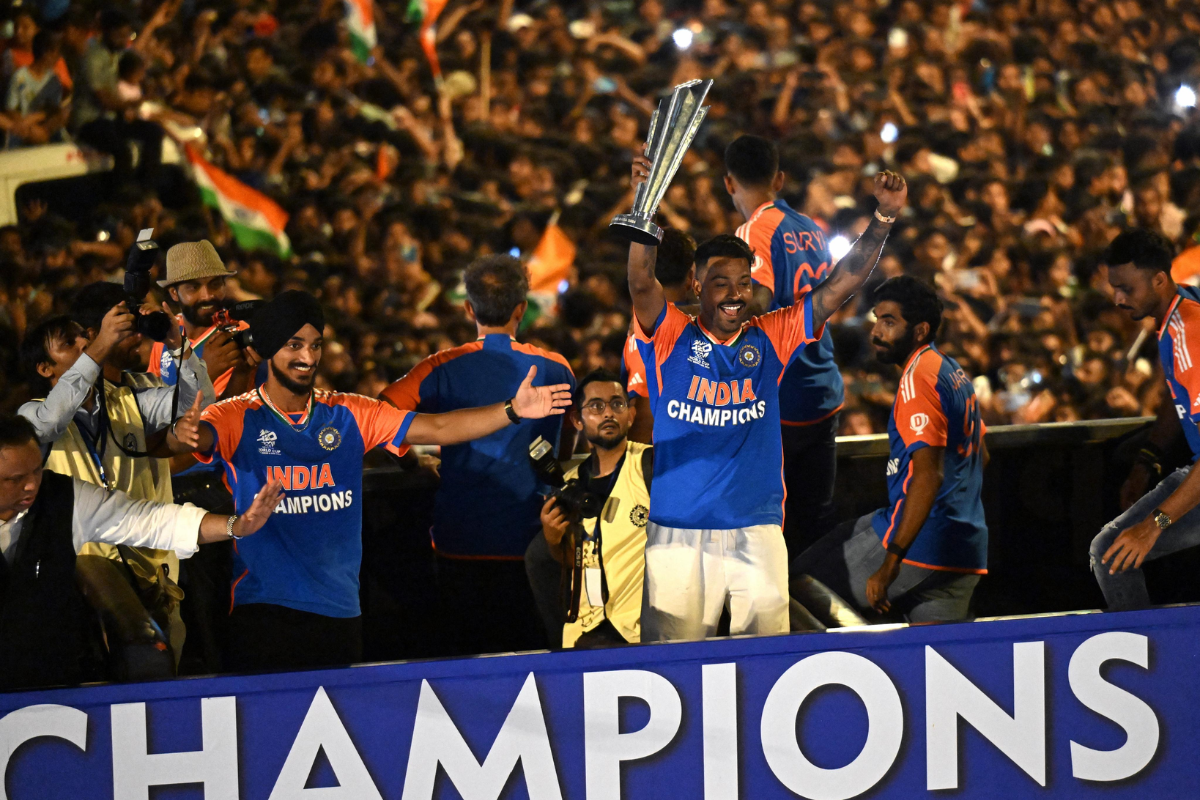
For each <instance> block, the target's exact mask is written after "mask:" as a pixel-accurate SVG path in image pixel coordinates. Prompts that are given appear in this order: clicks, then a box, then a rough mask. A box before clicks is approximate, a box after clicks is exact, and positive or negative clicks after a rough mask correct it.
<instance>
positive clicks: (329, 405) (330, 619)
mask: <svg viewBox="0 0 1200 800" xmlns="http://www.w3.org/2000/svg"><path fill="white" fill-rule="evenodd" d="M324 329H325V315H324V313H323V312H322V310H321V306H320V304H319V303H318V302H317V299H316V298H315V297H313V296H312V295H310V294H307V293H305V292H301V291H286V292H283V293H281V294H280V295H278V296H277V297H276V298H275V299H274V300H272V301H271V302H270V303H267V304H266V305H264V306H263V307H262V308H260V309H259V310H258V311H256V312H255V314H254V317H253V318H252V319H251V322H250V331H251V333H252V334H253V336H254V349H255V351H256V352H257V354H258V355H259V356H260V357H262V358H263V359H264V360H266V361H267V362H268V365H269V374H268V377H267V381H266V383H264V384H263V385H262V386H260V387H258V388H257V389H255V390H253V391H251V392H248V393H246V394H244V395H241V396H239V397H235V398H231V399H229V400H225V401H222V402H220V403H217V404H215V405H213V406H210V407H209V408H207V409H205V410H204V412H203V414H202V413H201V411H200V408H199V404H196V405H194V406H193V408H192V409H190V410H189V411H188V413H187V414H186V415H185V416H184V418H183V419H181V420H180V421H179V422H178V423H176V425H175V426H174V434H173V435H172V436H168V439H167V441H168V444H169V445H170V446H171V447H172V449H174V450H176V451H177V452H196V453H197V454H198V457H199V458H200V460H201V462H210V461H212V460H213V459H215V458H218V457H219V458H220V459H221V462H222V464H223V466H224V469H225V478H226V481H227V482H228V484H229V487H230V489H231V490H232V492H233V497H234V503H235V506H236V508H237V509H239V510H240V509H242V508H245V507H247V506H248V505H249V504H250V502H251V500H252V499H253V497H254V495H255V494H257V493H258V491H259V490H260V489H261V488H262V487H263V485H265V484H266V482H267V481H270V480H274V479H278V480H280V481H281V482H282V483H283V486H284V489H285V490H286V491H287V492H288V493H289V494H288V498H287V500H286V502H284V503H281V504H280V505H279V507H278V508H277V509H276V510H275V515H274V516H273V517H272V518H271V520H270V521H269V522H268V523H267V525H266V526H265V527H264V529H263V531H262V533H261V534H260V535H259V536H257V537H255V538H254V539H253V540H251V541H248V542H235V548H234V575H236V576H237V577H236V578H235V579H234V581H233V588H232V595H233V596H232V600H231V602H232V612H231V614H230V619H229V647H228V648H227V649H226V654H227V663H226V667H227V668H230V669H234V670H263V669H267V670H271V669H276V670H277V669H305V668H313V667H320V666H330V665H337V664H349V663H354V662H356V661H359V660H360V659H361V656H362V623H361V617H360V611H359V602H358V573H359V567H360V564H361V561H362V472H363V455H364V454H365V453H366V451H367V450H370V449H371V448H373V447H376V446H378V445H385V446H387V447H388V449H389V450H392V451H393V452H396V453H397V454H401V453H403V451H405V450H406V449H407V445H409V444H438V445H452V444H458V443H460V442H466V441H470V440H472V439H477V438H480V437H482V436H487V435H490V434H492V433H494V432H496V431H498V430H500V429H502V428H506V427H508V426H509V425H514V424H519V423H520V422H521V421H522V420H523V419H542V418H543V417H547V416H550V415H551V414H561V413H563V410H564V409H565V407H566V406H569V405H570V403H571V395H570V385H569V384H558V385H554V386H542V387H538V388H534V387H533V378H534V375H535V374H536V372H537V368H536V367H531V368H530V369H529V371H528V373H527V374H526V375H525V379H524V381H522V382H520V385H519V386H517V385H516V384H517V382H518V380H519V377H520V376H519V375H514V376H513V381H512V384H513V385H512V391H513V392H514V394H513V395H510V399H509V400H508V401H507V402H503V403H494V404H492V405H490V406H485V407H483V408H469V409H460V410H457V411H450V412H447V413H445V414H417V413H413V412H410V411H401V410H400V409H397V408H395V407H394V406H391V405H389V404H387V403H384V402H382V401H379V400H373V399H370V398H366V397H361V396H359V395H353V394H342V393H340V392H326V391H315V390H314V387H313V385H314V383H315V380H316V374H317V367H318V366H319V364H320V361H321V351H322V347H323V343H324V340H323V338H322V331H323V330H324Z"/></svg>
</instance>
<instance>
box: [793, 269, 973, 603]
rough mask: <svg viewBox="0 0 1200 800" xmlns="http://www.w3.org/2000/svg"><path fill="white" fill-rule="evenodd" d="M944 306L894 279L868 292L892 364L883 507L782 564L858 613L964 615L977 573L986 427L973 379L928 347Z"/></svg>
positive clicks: (878, 345) (876, 342) (918, 286)
mask: <svg viewBox="0 0 1200 800" xmlns="http://www.w3.org/2000/svg"><path fill="white" fill-rule="evenodd" d="M941 322H942V302H941V301H940V300H939V299H938V296H937V294H936V293H935V292H934V291H933V289H932V288H931V287H930V286H929V285H927V284H925V283H922V282H921V281H919V280H917V279H916V278H913V277H910V276H907V275H902V276H900V277H897V278H892V279H891V280H888V281H884V282H883V283H882V284H880V286H879V288H878V289H876V290H875V326H874V328H873V329H872V330H871V344H872V345H873V346H874V348H875V355H876V357H877V358H878V359H879V360H880V361H881V362H882V363H884V364H894V365H896V366H898V367H900V368H901V373H900V390H899V391H898V392H897V393H896V400H895V402H894V403H893V405H892V416H891V419H890V420H889V421H888V443H889V445H890V447H891V458H890V459H889V460H888V465H887V483H888V501H889V502H888V505H887V506H886V507H885V508H881V509H879V510H878V511H875V512H873V513H871V514H867V515H866V516H864V517H860V518H859V519H857V520H851V521H849V522H846V523H844V524H842V525H840V526H838V527H837V528H835V529H834V530H833V531H832V532H831V533H829V534H827V535H825V536H823V537H822V538H821V539H820V540H819V541H818V542H817V543H816V544H814V545H813V546H812V547H810V548H809V549H807V550H805V551H804V552H803V553H802V554H801V555H800V557H799V558H797V559H796V560H795V561H794V562H793V564H792V572H793V573H795V574H798V575H799V574H804V575H811V576H812V577H814V578H816V579H817V580H819V581H821V582H822V583H824V584H825V585H826V586H828V587H829V588H830V589H832V590H833V591H834V592H836V593H837V594H839V595H840V596H841V597H843V598H845V599H846V600H848V601H850V602H851V603H853V605H855V606H856V607H857V608H858V609H859V610H860V611H866V610H867V609H870V608H873V609H875V610H876V611H878V612H880V613H882V612H886V611H889V610H892V609H895V611H896V612H897V613H899V614H901V615H903V616H904V617H905V619H907V620H908V621H909V622H949V621H953V620H960V619H965V618H966V617H967V616H968V614H969V613H970V606H971V596H972V595H973V594H974V592H975V586H976V584H978V583H979V576H980V575H982V574H984V573H986V572H987V533H988V532H987V523H986V522H985V521H984V517H983V499H982V496H981V490H982V487H983V468H984V466H986V464H987V460H988V454H987V446H986V445H985V444H984V441H983V435H984V433H985V432H986V430H985V428H984V425H983V420H981V419H980V417H979V405H978V403H977V402H976V400H975V387H974V386H973V385H972V383H971V379H970V378H969V377H968V376H967V374H966V373H965V372H964V371H963V370H962V368H961V367H959V365H958V364H957V363H956V362H955V361H954V359H952V358H950V357H949V356H947V355H945V354H944V353H942V352H941V351H939V350H938V349H937V345H936V344H934V338H935V337H936V335H937V330H938V327H939V326H940V325H941Z"/></svg>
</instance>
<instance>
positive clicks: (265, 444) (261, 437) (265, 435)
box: [258, 428, 282, 456]
mask: <svg viewBox="0 0 1200 800" xmlns="http://www.w3.org/2000/svg"><path fill="white" fill-rule="evenodd" d="M278 442H279V434H278V433H276V432H275V431H269V430H267V429H266V428H263V429H262V430H260V431H259V432H258V452H260V453H262V454H263V455H264V456H278V455H282V454H281V453H280V452H279V450H278V449H276V447H275V445H276V444H277V443H278Z"/></svg>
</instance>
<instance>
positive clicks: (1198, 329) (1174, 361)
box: [1158, 286, 1200, 462]
mask: <svg viewBox="0 0 1200 800" xmlns="http://www.w3.org/2000/svg"><path fill="white" fill-rule="evenodd" d="M1189 325H1190V326H1191V327H1190V328H1189V327H1188V326H1189ZM1193 345H1195V348H1196V352H1197V353H1198V354H1200V289H1196V288H1194V287H1191V286H1180V287H1179V294H1177V295H1176V296H1175V299H1174V300H1172V301H1171V307H1170V308H1169V309H1168V310H1167V316H1166V318H1165V319H1164V320H1163V322H1162V325H1160V326H1159V328H1158V360H1159V361H1160V362H1162V368H1163V375H1164V376H1165V377H1166V379H1167V387H1168V388H1169V389H1170V390H1171V400H1172V402H1173V403H1174V405H1175V413H1176V414H1177V415H1178V416H1179V424H1180V425H1182V426H1183V435H1184V438H1186V439H1187V443H1188V447H1190V448H1191V449H1192V461H1193V462H1195V460H1196V459H1197V458H1200V370H1198V369H1196V366H1195V364H1194V363H1193V362H1192V346H1193Z"/></svg>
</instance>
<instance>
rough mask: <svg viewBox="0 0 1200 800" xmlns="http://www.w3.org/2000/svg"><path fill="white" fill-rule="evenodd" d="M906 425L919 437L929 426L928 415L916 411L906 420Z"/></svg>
mask: <svg viewBox="0 0 1200 800" xmlns="http://www.w3.org/2000/svg"><path fill="white" fill-rule="evenodd" d="M908 424H909V426H910V427H911V428H912V432H913V433H915V434H916V435H917V436H920V435H921V434H923V433H924V432H925V428H926V427H928V426H929V415H928V414H925V413H922V412H920V411H918V412H917V413H916V414H913V415H912V416H911V417H909V418H908Z"/></svg>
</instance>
